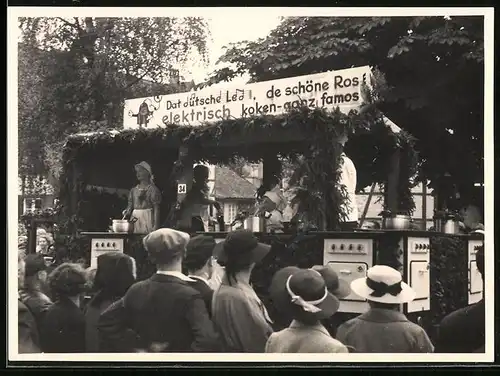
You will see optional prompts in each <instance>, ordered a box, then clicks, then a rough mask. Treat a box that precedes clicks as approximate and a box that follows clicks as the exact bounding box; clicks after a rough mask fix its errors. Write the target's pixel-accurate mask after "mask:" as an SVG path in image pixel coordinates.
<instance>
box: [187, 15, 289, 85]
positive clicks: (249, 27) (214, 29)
mask: <svg viewBox="0 0 500 376" xmlns="http://www.w3.org/2000/svg"><path fill="white" fill-rule="evenodd" d="M207 21H208V24H209V28H210V31H211V34H212V35H211V37H212V41H211V43H209V46H210V47H209V48H210V54H209V59H210V64H209V66H208V67H207V68H204V67H201V66H195V67H193V68H191V69H190V70H192V75H191V77H185V78H186V79H189V80H190V79H191V78H192V79H193V80H194V81H195V82H197V83H198V82H201V81H203V80H204V79H205V78H206V77H207V75H208V74H210V72H212V71H213V70H214V69H215V62H216V61H217V60H218V59H219V57H220V56H222V54H223V53H224V49H223V47H224V46H226V45H228V44H229V43H234V42H240V41H243V40H248V41H254V40H256V39H259V38H262V37H265V36H266V35H268V34H269V32H270V31H271V30H273V29H274V28H275V27H276V26H278V24H279V22H280V19H279V17H277V16H276V14H272V15H266V14H259V15H255V13H254V14H252V15H250V16H248V15H247V16H243V14H242V16H240V17H228V16H227V14H221V15H219V16H211V17H210V18H209V19H207ZM185 76H188V75H187V74H186V75H185ZM240 80H241V81H246V80H247V78H246V77H243V78H241V79H238V80H237V79H235V80H234V81H233V82H237V81H240Z"/></svg>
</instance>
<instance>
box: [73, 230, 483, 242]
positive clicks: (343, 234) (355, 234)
mask: <svg viewBox="0 0 500 376" xmlns="http://www.w3.org/2000/svg"><path fill="white" fill-rule="evenodd" d="M389 233H393V234H400V235H402V236H413V237H430V236H436V235H438V236H444V237H455V238H456V237H459V238H468V239H471V240H483V239H484V236H483V235H482V234H444V233H441V232H435V231H422V230H356V231H309V232H307V233H304V234H305V235H318V236H321V237H331V238H336V239H340V238H353V239H368V238H377V237H380V236H383V235H384V234H389ZM197 234H200V235H201V234H204V235H208V236H213V237H217V238H225V237H226V235H227V234H228V233H227V232H197ZM254 234H255V235H256V236H257V237H266V236H277V237H280V238H290V237H292V236H296V235H297V232H284V233H270V232H255V233H254ZM80 235H84V236H94V237H96V236H100V237H109V238H123V237H141V236H145V235H146V234H134V233H127V232H107V231H82V232H81V233H80Z"/></svg>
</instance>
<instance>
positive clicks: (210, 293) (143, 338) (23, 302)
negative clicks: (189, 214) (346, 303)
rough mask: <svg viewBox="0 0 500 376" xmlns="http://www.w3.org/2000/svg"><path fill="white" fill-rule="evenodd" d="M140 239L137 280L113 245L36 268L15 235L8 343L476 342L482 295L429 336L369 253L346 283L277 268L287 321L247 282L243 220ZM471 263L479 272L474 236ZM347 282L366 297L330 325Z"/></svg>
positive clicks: (249, 246) (401, 287) (466, 346)
mask: <svg viewBox="0 0 500 376" xmlns="http://www.w3.org/2000/svg"><path fill="white" fill-rule="evenodd" d="M143 243H144V248H145V249H146V251H147V253H148V257H149V258H150V260H151V261H152V262H153V263H154V264H155V265H156V273H155V274H154V275H152V276H151V277H150V278H149V279H146V280H143V281H136V264H135V261H134V259H133V258H131V257H130V256H128V255H126V254H123V253H119V252H109V253H105V254H102V255H100V256H99V257H98V259H97V269H96V270H94V271H93V272H92V273H89V271H88V270H85V269H84V268H83V267H82V266H81V265H79V264H73V263H62V264H61V265H59V266H57V267H56V268H55V269H54V270H52V271H51V273H50V274H49V275H48V266H47V264H46V262H45V260H44V256H43V254H41V253H37V254H27V255H26V254H25V252H24V250H23V249H22V247H20V250H19V257H18V265H19V267H18V279H19V281H18V283H19V299H18V303H19V310H18V312H19V316H18V324H19V352H20V353H37V352H38V353H40V352H42V353H85V352H86V353H98V352H104V353H110V352H120V353H131V352H224V353H230V352H234V353H263V352H266V353H351V352H361V353H431V352H434V351H435V352H462V353H463V352H466V353H467V352H468V353H471V352H481V351H482V352H484V348H485V342H484V341H485V337H484V333H485V329H484V320H485V318H484V299H483V300H481V301H480V302H479V303H477V304H474V305H472V306H468V307H466V308H463V309H461V310H459V311H457V312H453V313H451V314H450V315H449V316H447V317H445V318H444V319H443V321H442V323H441V324H440V325H439V331H438V335H437V336H436V337H435V338H434V337H433V342H434V343H433V342H431V339H430V338H429V336H428V334H427V333H426V331H425V330H424V329H423V328H422V327H420V326H419V325H417V324H415V323H413V322H411V321H410V320H408V318H407V317H406V316H405V315H404V314H403V313H401V311H400V306H401V304H403V303H407V302H410V301H411V300H413V299H414V298H415V292H414V291H413V289H412V288H411V287H410V286H409V285H407V284H406V283H405V282H403V280H402V276H401V274H400V272H399V271H397V270H395V269H393V268H390V267H389V266H385V265H375V266H373V267H372V268H370V269H369V270H368V272H367V276H366V277H365V278H360V279H357V280H354V281H352V282H351V283H350V284H349V283H347V282H346V281H344V280H342V278H340V277H339V276H338V275H337V273H336V272H335V271H334V270H333V269H332V268H331V267H329V266H328V265H326V266H314V267H312V268H309V269H305V268H298V267H295V266H289V267H286V268H283V269H281V270H279V271H278V272H276V274H275V275H274V276H273V278H272V281H271V284H270V286H269V297H270V299H271V301H272V304H273V306H274V307H275V308H276V310H277V311H276V312H277V313H278V314H279V315H280V318H282V319H283V320H280V322H287V323H288V325H286V326H285V327H277V325H276V324H275V323H274V322H273V320H272V319H271V317H270V315H269V314H268V311H267V308H266V306H265V305H264V304H263V302H262V301H261V299H260V298H259V296H258V295H257V293H256V292H255V290H254V288H253V287H252V284H251V283H250V277H251V274H252V270H253V269H254V267H255V265H257V264H259V263H260V262H262V261H263V260H264V258H265V257H266V255H267V254H268V253H269V251H270V246H269V245H266V244H263V243H260V242H259V241H258V239H257V238H256V237H255V235H254V234H253V233H252V232H250V231H247V230H236V231H232V232H230V233H228V235H227V237H226V239H225V240H224V241H223V242H220V243H216V242H215V240H214V239H213V238H212V237H209V236H205V235H198V236H195V237H190V236H189V235H188V234H187V233H184V232H181V231H177V230H173V229H166V228H162V229H159V230H156V231H153V232H151V233H150V234H148V235H146V236H145V237H144V240H143ZM219 265H220V266H222V267H223V270H224V273H223V275H222V278H221V280H220V281H219V283H218V284H216V285H215V286H214V284H213V282H209V281H213V278H212V275H213V273H214V270H215V268H216V267H220V266H219ZM477 267H478V269H479V271H480V273H481V275H483V273H484V249H483V248H481V249H480V250H479V251H478V254H477ZM89 279H90V281H91V283H89ZM89 289H91V291H89ZM351 292H354V293H355V294H357V295H359V296H361V297H363V298H365V299H366V300H367V301H368V302H369V307H370V308H369V310H368V311H367V312H365V313H363V314H361V315H359V316H358V317H355V318H353V319H351V320H349V321H347V322H344V323H342V324H341V325H340V326H339V327H338V328H336V330H335V336H332V334H331V333H330V331H329V330H328V329H327V325H324V322H325V320H329V319H330V318H332V317H333V316H334V315H336V314H337V312H338V310H339V306H340V299H342V298H345V297H346V296H348V295H349V294H351ZM85 297H87V299H85ZM88 297H90V298H88Z"/></svg>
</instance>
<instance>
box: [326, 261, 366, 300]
mask: <svg viewBox="0 0 500 376" xmlns="http://www.w3.org/2000/svg"><path fill="white" fill-rule="evenodd" d="M328 265H331V266H332V267H333V269H334V270H335V272H336V273H337V275H338V276H339V278H340V279H343V280H344V281H346V282H347V283H349V284H350V283H351V282H352V281H354V280H355V279H358V278H366V272H367V270H368V265H367V264H366V263H364V262H329V263H328ZM341 300H345V301H356V302H364V301H366V299H364V298H362V297H360V296H359V295H357V294H355V293H354V292H351V294H350V295H348V296H346V297H345V298H343V299H341Z"/></svg>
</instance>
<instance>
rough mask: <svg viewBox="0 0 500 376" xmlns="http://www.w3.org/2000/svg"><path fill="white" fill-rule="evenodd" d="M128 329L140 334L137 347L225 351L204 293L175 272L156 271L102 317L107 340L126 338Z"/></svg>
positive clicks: (182, 350)
mask: <svg viewBox="0 0 500 376" xmlns="http://www.w3.org/2000/svg"><path fill="white" fill-rule="evenodd" d="M179 274H180V273H179ZM186 278H187V277H184V279H186ZM127 328H128V329H131V330H132V331H133V332H134V333H136V334H137V336H138V343H137V346H136V347H137V348H138V349H142V350H146V351H150V349H151V348H152V347H156V346H154V345H155V344H158V345H160V346H159V347H162V349H161V350H156V351H158V352H218V351H220V350H221V346H220V342H219V337H218V336H217V334H216V332H215V330H214V326H213V323H212V322H211V320H210V317H209V316H208V312H207V309H206V307H205V303H204V301H203V299H202V297H201V295H200V293H199V292H198V291H196V290H195V289H194V288H193V287H191V286H190V282H188V281H186V280H182V279H180V278H179V277H177V276H173V275H163V274H155V275H153V276H152V277H150V278H149V279H147V280H145V281H141V282H138V283H136V284H134V285H133V286H132V287H131V288H130V289H129V290H128V291H127V293H126V295H125V297H124V298H123V300H121V301H119V302H117V303H116V304H113V305H112V306H111V307H110V308H109V309H108V310H106V311H105V312H104V313H103V314H102V316H101V318H100V320H99V333H100V336H101V338H102V341H103V342H104V343H108V344H109V343H111V342H115V341H114V339H120V338H123V336H122V334H121V333H123V331H124V329H127ZM115 343H116V342H115Z"/></svg>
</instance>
